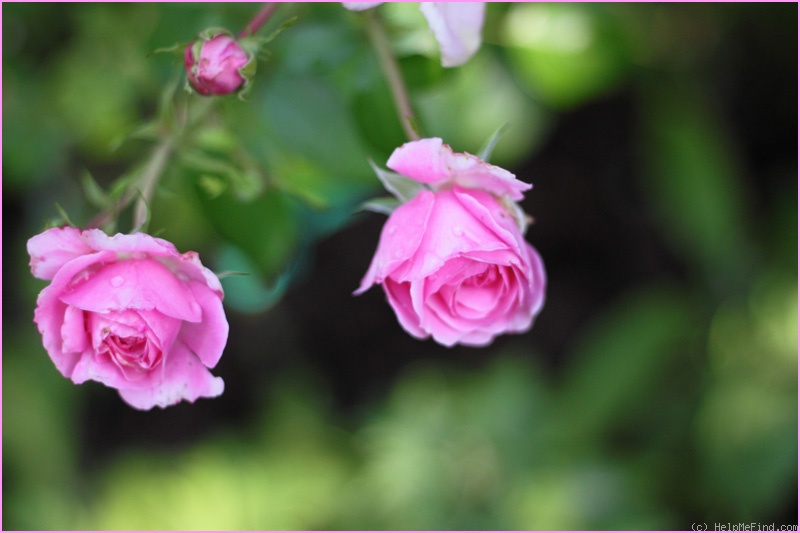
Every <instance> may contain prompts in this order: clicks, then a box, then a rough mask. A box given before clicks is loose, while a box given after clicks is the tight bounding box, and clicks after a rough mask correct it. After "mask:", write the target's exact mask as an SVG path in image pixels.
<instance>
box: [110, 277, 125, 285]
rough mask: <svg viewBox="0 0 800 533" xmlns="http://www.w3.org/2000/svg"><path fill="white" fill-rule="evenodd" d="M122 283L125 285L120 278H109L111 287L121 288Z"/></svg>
mask: <svg viewBox="0 0 800 533" xmlns="http://www.w3.org/2000/svg"><path fill="white" fill-rule="evenodd" d="M123 283H125V278H123V277H122V276H114V277H113V278H111V286H112V287H121V286H122V284H123Z"/></svg>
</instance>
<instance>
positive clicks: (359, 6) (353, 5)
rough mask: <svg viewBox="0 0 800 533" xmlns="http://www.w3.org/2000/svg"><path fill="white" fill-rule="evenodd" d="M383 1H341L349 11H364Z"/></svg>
mask: <svg viewBox="0 0 800 533" xmlns="http://www.w3.org/2000/svg"><path fill="white" fill-rule="evenodd" d="M382 3H383V2H342V5H343V6H344V7H346V8H347V9H349V10H350V11H364V10H365V9H370V8H373V7H375V6H379V5H381V4H382Z"/></svg>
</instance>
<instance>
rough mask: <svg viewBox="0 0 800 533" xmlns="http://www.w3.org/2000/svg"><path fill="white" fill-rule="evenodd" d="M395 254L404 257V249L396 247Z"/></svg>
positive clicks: (397, 256)
mask: <svg viewBox="0 0 800 533" xmlns="http://www.w3.org/2000/svg"><path fill="white" fill-rule="evenodd" d="M394 256H395V257H396V258H398V259H400V258H401V257H403V250H401V249H400V248H395V250H394Z"/></svg>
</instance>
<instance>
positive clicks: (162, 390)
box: [119, 342, 225, 410]
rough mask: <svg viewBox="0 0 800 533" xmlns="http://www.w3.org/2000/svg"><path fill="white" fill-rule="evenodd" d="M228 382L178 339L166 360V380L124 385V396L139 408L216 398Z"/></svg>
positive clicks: (128, 401) (121, 389)
mask: <svg viewBox="0 0 800 533" xmlns="http://www.w3.org/2000/svg"><path fill="white" fill-rule="evenodd" d="M224 389H225V384H224V382H223V381H222V378H219V377H214V376H213V375H212V374H211V372H209V371H208V369H207V368H206V367H205V366H203V364H202V363H201V362H200V361H199V360H198V359H197V357H196V356H195V355H194V354H192V352H191V351H190V350H189V348H187V347H186V346H184V345H183V344H181V343H180V342H179V343H176V344H175V347H174V349H173V350H172V351H171V352H170V354H169V357H168V358H167V360H166V366H165V369H164V377H163V381H161V382H160V383H158V384H157V385H156V386H154V387H152V388H150V389H135V390H131V389H124V388H122V387H121V388H120V391H119V393H120V396H122V399H123V400H125V401H126V402H127V403H128V404H130V405H131V406H132V407H135V408H136V409H142V410H148V409H152V408H153V407H155V406H159V407H167V406H170V405H174V404H176V403H178V402H180V401H182V400H187V401H189V402H194V401H195V400H197V399H198V398H214V397H217V396H219V395H220V394H222V392H223V390H224Z"/></svg>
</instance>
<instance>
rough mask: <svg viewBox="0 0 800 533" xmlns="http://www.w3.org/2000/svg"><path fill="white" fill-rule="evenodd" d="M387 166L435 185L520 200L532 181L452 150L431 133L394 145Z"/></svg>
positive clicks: (435, 186) (419, 180) (436, 187)
mask: <svg viewBox="0 0 800 533" xmlns="http://www.w3.org/2000/svg"><path fill="white" fill-rule="evenodd" d="M386 166H387V167H389V168H390V169H392V170H394V171H395V172H398V173H399V174H402V175H404V176H406V177H409V178H411V179H413V180H415V181H418V182H420V183H424V184H427V185H431V186H432V187H433V188H434V189H443V188H451V187H453V186H454V185H460V186H461V187H464V188H466V189H477V190H483V191H486V192H488V193H491V194H493V195H495V196H508V197H510V198H511V199H513V200H521V199H522V198H523V197H524V196H523V194H522V193H523V192H524V191H527V190H529V189H530V188H531V185H530V184H528V183H525V182H522V181H520V180H518V179H517V178H516V177H515V176H514V174H512V173H511V172H509V171H507V170H505V169H503V168H500V167H497V166H494V165H490V164H489V163H486V162H485V161H483V160H481V159H480V158H478V157H476V156H474V155H472V154H467V153H454V152H453V149H452V148H450V146H448V145H446V144H443V143H442V139H439V138H436V137H433V138H430V139H420V140H419V141H411V142H407V143H405V144H404V145H402V146H400V147H399V148H396V149H395V150H394V152H392V155H391V156H390V157H389V160H388V161H387V162H386Z"/></svg>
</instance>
